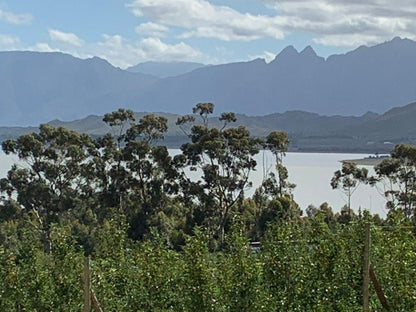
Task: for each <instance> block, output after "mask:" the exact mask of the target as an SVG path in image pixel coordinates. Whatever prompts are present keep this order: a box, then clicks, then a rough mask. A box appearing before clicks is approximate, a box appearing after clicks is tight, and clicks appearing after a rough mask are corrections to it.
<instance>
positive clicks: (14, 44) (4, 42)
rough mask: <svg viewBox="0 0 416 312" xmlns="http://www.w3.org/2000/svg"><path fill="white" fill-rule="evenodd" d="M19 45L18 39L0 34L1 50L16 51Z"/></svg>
mask: <svg viewBox="0 0 416 312" xmlns="http://www.w3.org/2000/svg"><path fill="white" fill-rule="evenodd" d="M19 45H20V38H19V37H16V36H9V35H2V34H0V47H1V49H3V50H16V49H17V48H18V46H19Z"/></svg>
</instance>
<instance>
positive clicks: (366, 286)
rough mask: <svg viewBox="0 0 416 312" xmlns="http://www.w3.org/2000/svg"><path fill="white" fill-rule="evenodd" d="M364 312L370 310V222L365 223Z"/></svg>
mask: <svg viewBox="0 0 416 312" xmlns="http://www.w3.org/2000/svg"><path fill="white" fill-rule="evenodd" d="M363 262H364V263H363V312H369V311H370V287H369V286H370V223H369V222H367V223H366V224H365V237H364V261H363Z"/></svg>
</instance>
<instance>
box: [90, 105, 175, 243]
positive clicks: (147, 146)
mask: <svg viewBox="0 0 416 312" xmlns="http://www.w3.org/2000/svg"><path fill="white" fill-rule="evenodd" d="M103 120H104V121H105V122H106V123H108V124H109V125H110V126H111V127H113V128H114V127H116V129H115V130H114V131H113V132H115V133H117V136H113V135H111V134H107V135H106V136H105V137H103V138H101V139H99V140H98V143H99V144H98V146H99V147H100V150H101V158H100V159H98V160H97V161H98V162H97V164H98V165H97V166H96V168H97V169H98V172H99V176H100V177H101V181H102V183H101V194H102V197H103V205H104V206H106V207H107V208H111V207H114V208H117V207H118V213H119V214H120V215H122V216H125V217H126V218H127V219H128V222H129V223H130V234H131V236H132V237H133V238H137V239H140V238H142V237H143V235H144V234H146V233H147V232H148V229H149V226H150V223H149V222H153V221H154V220H153V221H152V218H155V217H157V215H158V214H163V213H164V210H165V208H166V205H167V202H168V199H169V195H170V194H173V193H175V192H176V189H177V187H176V183H175V178H176V170H175V169H174V167H173V163H172V158H171V157H170V155H169V153H168V150H167V148H166V147H165V146H157V145H155V143H156V141H158V140H161V139H163V138H164V133H165V132H166V131H167V129H168V126H167V119H166V118H165V117H162V116H155V115H153V114H150V115H146V116H144V117H143V118H141V119H140V120H139V121H138V122H135V119H134V115H133V114H132V113H131V111H128V110H127V111H125V110H123V109H119V110H118V111H115V112H113V113H109V114H106V115H105V116H104V119H103Z"/></svg>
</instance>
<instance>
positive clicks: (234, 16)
mask: <svg viewBox="0 0 416 312" xmlns="http://www.w3.org/2000/svg"><path fill="white" fill-rule="evenodd" d="M128 7H129V8H131V10H132V11H133V13H134V14H135V15H136V16H146V18H149V19H151V20H154V21H156V22H157V23H159V24H163V25H168V26H176V27H181V28H185V29H187V31H185V32H184V34H182V36H181V37H182V38H189V37H207V38H218V39H221V40H224V41H231V40H244V41H248V40H254V39H259V38H262V37H271V38H276V39H281V38H283V37H284V32H283V30H282V28H281V27H280V25H279V21H278V19H276V18H274V17H269V16H265V15H253V14H248V13H246V14H242V13H240V12H238V11H236V10H234V9H232V8H230V7H227V6H216V5H213V4H211V3H209V2H208V1H205V0H175V1H172V0H134V1H133V2H132V3H130V4H129V5H128Z"/></svg>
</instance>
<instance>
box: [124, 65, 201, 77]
mask: <svg viewBox="0 0 416 312" xmlns="http://www.w3.org/2000/svg"><path fill="white" fill-rule="evenodd" d="M205 66H207V65H204V64H201V63H194V62H144V63H140V64H137V65H135V66H132V67H129V68H127V71H129V72H132V73H142V74H147V75H152V76H155V77H158V78H168V77H175V76H179V75H183V74H186V73H189V72H191V71H193V70H195V69H198V68H202V67H205Z"/></svg>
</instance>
